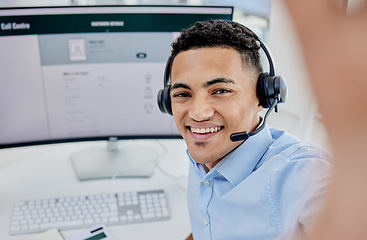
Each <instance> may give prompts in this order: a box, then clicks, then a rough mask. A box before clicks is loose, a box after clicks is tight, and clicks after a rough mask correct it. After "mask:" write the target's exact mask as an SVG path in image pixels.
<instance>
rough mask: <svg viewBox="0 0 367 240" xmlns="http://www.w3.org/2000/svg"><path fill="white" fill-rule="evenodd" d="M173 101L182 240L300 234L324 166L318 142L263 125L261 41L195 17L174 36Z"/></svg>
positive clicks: (318, 197)
mask: <svg viewBox="0 0 367 240" xmlns="http://www.w3.org/2000/svg"><path fill="white" fill-rule="evenodd" d="M172 48H173V49H172V55H171V59H172V60H171V68H170V83H171V85H170V92H169V93H170V95H169V96H170V101H171V105H170V106H169V107H171V108H172V109H171V110H172V114H173V117H174V120H175V122H176V125H177V127H178V129H179V131H180V133H181V135H182V136H183V138H184V140H185V142H186V145H187V148H188V154H189V158H190V162H191V164H190V169H189V185H188V206H189V213H190V220H191V226H192V232H193V233H192V235H191V236H190V237H189V238H188V239H192V238H194V239H196V240H202V239H225V240H228V239H230V240H235V239H240V240H243V239H251V240H257V239H259V240H260V239H264V240H265V239H272V240H274V239H287V238H289V239H293V238H294V237H300V236H304V235H307V234H308V233H309V232H310V229H312V225H313V222H314V220H315V216H316V213H317V212H318V209H319V207H320V206H321V203H322V196H323V195H324V193H325V189H326V185H327V180H328V172H329V168H330V164H329V163H328V162H327V161H326V160H325V158H324V154H325V153H324V152H323V151H322V150H320V149H319V148H317V147H315V146H312V145H310V144H307V143H304V142H302V141H300V140H298V139H296V138H295V137H292V136H291V135H289V134H287V133H286V132H284V131H281V130H277V129H272V128H269V127H268V126H266V125H265V127H264V128H263V129H262V130H261V131H259V132H258V133H257V134H255V135H253V136H251V137H250V138H249V139H247V140H246V141H237V142H232V141H231V140H230V136H231V134H232V133H236V132H241V131H247V132H251V131H254V130H255V129H256V128H257V127H258V126H259V124H260V123H261V118H260V117H259V113H260V111H261V110H262V109H263V106H262V105H261V104H260V100H259V97H258V94H257V92H258V89H257V88H258V87H257V82H258V78H259V75H260V74H261V73H262V72H263V70H262V67H261V63H260V55H259V50H260V47H259V42H258V41H257V40H256V39H255V38H254V36H253V34H252V33H251V32H250V31H248V30H247V29H246V28H244V27H243V26H242V25H240V24H236V23H234V22H228V21H222V20H210V21H207V22H198V23H196V24H195V25H194V26H193V27H191V28H189V29H187V30H183V31H182V33H181V35H180V36H179V37H178V39H177V40H176V41H175V42H174V43H173V44H172Z"/></svg>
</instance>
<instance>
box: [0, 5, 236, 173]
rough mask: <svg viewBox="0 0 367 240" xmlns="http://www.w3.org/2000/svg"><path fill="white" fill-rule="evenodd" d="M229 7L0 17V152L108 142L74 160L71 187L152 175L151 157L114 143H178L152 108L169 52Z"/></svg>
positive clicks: (76, 10)
mask: <svg viewBox="0 0 367 240" xmlns="http://www.w3.org/2000/svg"><path fill="white" fill-rule="evenodd" d="M232 13H233V8H232V7H228V6H226V7H224V6H223V7H218V6H216V7H214V6H130V5H126V6H122V5H119V6H77V7H74V6H70V7H34V8H3V9H0V53H1V54H0V148H9V147H21V146H29V145H38V144H51V143H62V142H76V141H91V140H109V141H108V145H107V146H108V147H106V148H104V149H88V150H85V151H81V152H78V153H75V154H74V155H72V163H73V166H74V168H75V170H76V173H77V175H78V177H79V179H95V178H104V177H110V176H112V175H114V174H115V175H116V176H117V177H124V176H125V177H133V176H135V177H136V176H140V177H141V176H150V175H151V174H152V173H153V170H154V166H155V159H156V157H157V156H156V155H157V154H156V151H155V150H154V149H149V148H147V147H146V148H144V149H142V148H141V147H142V146H139V145H136V144H134V143H132V144H129V141H126V142H127V144H126V146H125V147H124V148H122V149H119V148H117V147H116V142H115V141H117V140H119V139H124V140H129V139H157V138H166V139H167V138H180V134H179V132H178V130H177V128H176V126H175V123H174V121H173V118H172V117H171V116H169V115H168V114H162V113H161V112H160V110H159V108H158V105H157V103H156V96H157V92H158V90H159V89H161V88H163V74H164V67H165V64H166V61H167V58H168V56H169V55H170V44H171V42H172V41H173V40H174V39H175V38H176V37H177V36H178V34H179V32H180V30H181V29H183V28H187V27H189V26H190V25H192V24H193V23H195V22H196V21H201V20H207V19H232Z"/></svg>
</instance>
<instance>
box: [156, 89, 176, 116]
mask: <svg viewBox="0 0 367 240" xmlns="http://www.w3.org/2000/svg"><path fill="white" fill-rule="evenodd" d="M170 92H171V87H170V86H166V87H165V88H164V89H161V90H159V92H158V95H157V96H158V97H157V102H158V107H159V110H161V112H162V113H168V114H170V115H172V106H171V96H170Z"/></svg>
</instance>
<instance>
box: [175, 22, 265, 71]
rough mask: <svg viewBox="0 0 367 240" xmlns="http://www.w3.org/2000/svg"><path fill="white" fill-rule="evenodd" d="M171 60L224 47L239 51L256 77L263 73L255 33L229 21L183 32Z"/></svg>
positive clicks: (209, 23)
mask: <svg viewBox="0 0 367 240" xmlns="http://www.w3.org/2000/svg"><path fill="white" fill-rule="evenodd" d="M171 46H172V52H171V59H174V58H175V57H176V56H177V54H179V53H180V52H183V51H188V50H192V49H199V48H205V47H222V48H232V49H235V50H237V51H238V52H239V53H240V55H241V58H242V61H243V63H246V64H247V66H248V67H249V69H250V70H254V73H255V74H256V76H258V75H260V74H261V73H262V72H263V68H262V66H261V61H260V53H259V49H260V45H259V42H258V41H257V40H256V38H255V37H254V33H253V32H251V31H249V30H248V29H247V28H246V27H244V26H243V25H241V24H239V23H236V22H233V21H228V20H208V21H201V22H196V23H195V24H194V25H193V26H192V27H190V28H188V29H184V30H182V31H181V34H180V36H179V37H178V38H177V39H176V41H174V42H173V43H172V44H171Z"/></svg>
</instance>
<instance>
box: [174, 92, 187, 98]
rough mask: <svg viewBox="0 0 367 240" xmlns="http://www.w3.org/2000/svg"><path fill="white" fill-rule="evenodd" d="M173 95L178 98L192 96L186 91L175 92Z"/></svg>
mask: <svg viewBox="0 0 367 240" xmlns="http://www.w3.org/2000/svg"><path fill="white" fill-rule="evenodd" d="M173 97H176V98H186V97H190V94H188V93H185V92H180V93H175V94H173Z"/></svg>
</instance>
